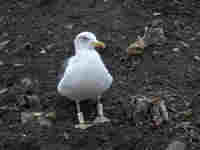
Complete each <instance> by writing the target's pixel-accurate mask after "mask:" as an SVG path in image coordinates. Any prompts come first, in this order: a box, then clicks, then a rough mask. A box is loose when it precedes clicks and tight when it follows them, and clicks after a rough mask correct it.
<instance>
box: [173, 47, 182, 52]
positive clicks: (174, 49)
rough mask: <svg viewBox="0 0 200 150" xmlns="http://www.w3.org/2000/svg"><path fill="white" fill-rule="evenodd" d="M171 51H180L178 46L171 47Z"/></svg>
mask: <svg viewBox="0 0 200 150" xmlns="http://www.w3.org/2000/svg"><path fill="white" fill-rule="evenodd" d="M172 51H173V52H179V51H180V48H178V47H175V48H173V49H172Z"/></svg>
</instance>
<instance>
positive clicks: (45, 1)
mask: <svg viewBox="0 0 200 150" xmlns="http://www.w3.org/2000/svg"><path fill="white" fill-rule="evenodd" d="M199 9H200V2H199V1H198V0H190V1H184V0H173V1H172V0H170V1H169V0H134V1H132V0H106V1H103V0H101V1H100V0H99V1H97V0H84V1H81V0H57V1H56V0H36V1H31V0H9V1H5V0H2V1H1V2H0V53H1V55H0V62H1V63H0V73H1V75H0V83H1V84H0V116H1V118H0V141H1V142H0V149H2V150H90V149H91V150H124V149H126V150H146V149H153V150H163V149H166V148H167V145H168V144H169V143H171V142H172V141H173V140H180V141H182V142H184V143H185V144H186V146H187V149H190V150H199V149H200V144H199V143H200V138H199V136H200V117H199V113H200V112H199V110H198V108H199V107H200V102H199V89H200V77H199V74H198V73H200V69H199V68H200V52H199V48H200V44H199V39H200V17H199V15H200V11H199ZM156 19H161V20H162V21H163V23H164V32H165V36H166V38H167V41H166V43H164V44H162V45H156V44H155V45H151V46H148V47H147V48H145V51H144V54H143V55H142V56H128V55H127V53H126V48H127V47H128V45H129V44H130V43H131V42H134V41H135V40H136V38H137V36H138V35H143V33H144V27H145V26H147V25H148V24H150V23H151V22H152V21H153V20H156ZM82 31H90V32H93V33H95V34H96V36H97V37H98V39H100V40H101V41H104V42H105V43H106V44H107V48H106V49H105V50H99V53H100V54H101V56H102V59H103V60H104V62H105V64H106V66H107V67H108V69H109V70H110V72H111V74H112V75H113V78H114V82H113V85H112V87H111V89H109V90H108V91H107V92H106V93H105V94H104V96H103V104H104V111H105V115H106V116H107V117H109V118H110V119H111V120H112V121H111V123H105V124H101V125H98V126H93V127H91V128H88V129H87V130H79V129H75V128H74V124H76V123H77V117H76V111H75V104H74V103H73V102H71V101H69V100H68V99H67V98H65V97H61V96H60V95H59V94H58V93H57V90H56V86H57V83H58V81H59V72H60V68H61V66H62V63H63V61H64V59H65V58H68V57H70V56H72V55H73V54H74V51H73V39H74V37H75V36H76V35H77V34H78V33H79V32H82ZM7 40H9V41H7ZM5 41H7V42H8V43H7V44H5V43H3V42H5ZM2 43H3V44H2ZM138 94H140V95H154V96H160V97H161V98H162V99H164V100H165V103H166V106H167V108H168V111H169V117H170V121H168V122H166V123H163V124H161V125H160V126H158V127H154V126H153V125H152V122H151V120H150V119H147V120H143V121H142V123H136V122H135V121H134V118H130V117H127V116H129V115H130V114H128V113H130V112H131V111H129V109H131V108H130V107H129V106H128V104H129V101H130V99H131V96H134V95H138ZM81 109H83V111H84V113H85V116H86V119H87V120H92V119H94V117H95V116H96V112H95V104H94V102H92V101H85V102H83V103H82V104H81ZM190 110H191V111H192V114H191V115H190V113H188V111H190ZM32 111H35V112H38V111H40V112H51V111H55V112H56V119H55V120H54V121H52V124H51V125H50V126H43V125H41V124H38V123H37V122H34V121H33V122H28V123H22V121H21V113H22V112H32Z"/></svg>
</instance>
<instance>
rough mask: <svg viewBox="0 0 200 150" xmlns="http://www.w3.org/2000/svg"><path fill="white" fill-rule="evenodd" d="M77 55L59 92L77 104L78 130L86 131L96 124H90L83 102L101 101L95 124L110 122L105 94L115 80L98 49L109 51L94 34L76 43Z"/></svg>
mask: <svg viewBox="0 0 200 150" xmlns="http://www.w3.org/2000/svg"><path fill="white" fill-rule="evenodd" d="M74 45H75V55H74V56H72V57H71V58H70V59H69V61H68V64H67V66H66V68H65V72H64V75H63V77H62V79H61V80H60V82H59V84H58V86H57V90H58V92H59V93H60V94H61V95H62V96H66V97H68V98H69V99H71V100H73V101H75V102H76V109H77V116H78V120H79V124H77V125H76V126H75V127H76V128H81V129H86V128H88V127H89V126H92V124H86V122H85V120H84V115H83V113H82V112H81V110H80V104H79V103H80V101H83V100H86V99H94V100H97V114H98V116H97V117H96V119H95V120H94V121H93V123H94V124H95V123H103V122H109V121H110V120H109V119H108V118H107V117H105V116H104V113H103V104H102V103H101V101H100V99H101V95H102V94H103V92H105V91H106V90H107V89H108V88H110V86H111V84H112V81H113V78H112V76H111V74H110V73H109V72H108V70H107V68H106V67H105V64H104V63H103V61H102V59H101V57H100V55H99V53H98V52H97V51H96V50H95V47H100V48H105V44H104V43H103V42H100V41H98V40H97V39H96V36H95V35H94V34H93V33H91V32H82V33H80V34H78V35H77V36H76V38H75V40H74Z"/></svg>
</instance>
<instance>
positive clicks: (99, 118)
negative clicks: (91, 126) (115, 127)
mask: <svg viewBox="0 0 200 150" xmlns="http://www.w3.org/2000/svg"><path fill="white" fill-rule="evenodd" d="M100 99H101V97H100V96H99V97H98V98H97V117H96V119H95V120H94V123H104V122H110V119H108V118H107V117H105V116H104V113H103V104H102V103H101V101H100Z"/></svg>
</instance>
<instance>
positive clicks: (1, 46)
mask: <svg viewBox="0 0 200 150" xmlns="http://www.w3.org/2000/svg"><path fill="white" fill-rule="evenodd" d="M9 42H10V40H6V41H3V42H1V43H0V50H2V49H4V48H5V46H6V45H7V44H8V43H9Z"/></svg>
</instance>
